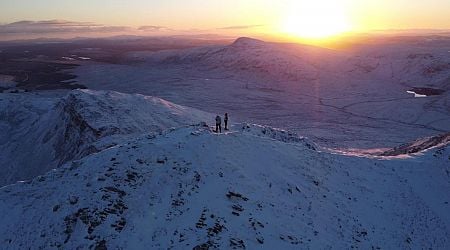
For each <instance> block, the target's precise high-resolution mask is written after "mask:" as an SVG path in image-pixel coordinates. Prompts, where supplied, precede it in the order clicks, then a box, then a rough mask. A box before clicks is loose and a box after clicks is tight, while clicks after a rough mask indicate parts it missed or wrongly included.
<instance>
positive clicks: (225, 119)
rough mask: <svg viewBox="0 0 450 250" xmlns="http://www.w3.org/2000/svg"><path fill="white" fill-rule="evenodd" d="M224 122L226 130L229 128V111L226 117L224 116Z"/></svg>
mask: <svg viewBox="0 0 450 250" xmlns="http://www.w3.org/2000/svg"><path fill="white" fill-rule="evenodd" d="M223 123H224V125H225V128H224V129H225V130H228V113H225V117H224V118H223Z"/></svg>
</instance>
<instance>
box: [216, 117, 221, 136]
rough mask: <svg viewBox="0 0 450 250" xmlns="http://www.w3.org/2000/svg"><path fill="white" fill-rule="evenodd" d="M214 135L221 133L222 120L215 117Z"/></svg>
mask: <svg viewBox="0 0 450 250" xmlns="http://www.w3.org/2000/svg"><path fill="white" fill-rule="evenodd" d="M216 133H222V119H221V118H220V116H216Z"/></svg>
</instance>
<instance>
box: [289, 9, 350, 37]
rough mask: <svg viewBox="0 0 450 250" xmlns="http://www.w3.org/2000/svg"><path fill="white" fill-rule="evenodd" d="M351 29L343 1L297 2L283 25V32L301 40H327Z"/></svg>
mask: <svg viewBox="0 0 450 250" xmlns="http://www.w3.org/2000/svg"><path fill="white" fill-rule="evenodd" d="M349 29H350V24H349V21H348V18H347V13H346V10H345V7H344V4H343V3H342V2H341V1H329V0H318V1H295V2H292V4H291V5H290V6H289V10H287V11H286V14H285V17H284V18H283V20H282V23H281V31H282V32H284V33H287V34H288V35H291V36H297V37H300V38H312V39H319V38H326V37H330V36H334V35H338V34H340V33H343V32H346V31H348V30H349Z"/></svg>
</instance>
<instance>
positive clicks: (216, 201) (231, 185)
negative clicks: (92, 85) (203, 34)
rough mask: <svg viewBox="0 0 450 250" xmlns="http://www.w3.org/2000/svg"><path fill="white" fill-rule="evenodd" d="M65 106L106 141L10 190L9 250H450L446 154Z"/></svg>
mask: <svg viewBox="0 0 450 250" xmlns="http://www.w3.org/2000/svg"><path fill="white" fill-rule="evenodd" d="M74 100H77V101H76V102H75V103H73V101H74ZM50 103H51V102H50ZM58 103H59V102H58ZM62 103H63V104H61V103H59V104H57V105H56V107H57V108H56V109H55V110H56V111H58V110H59V111H61V109H62V110H66V111H67V110H69V111H70V112H68V113H69V114H68V115H67V117H64V118H58V119H57V120H62V121H72V122H71V123H62V124H72V125H73V126H74V128H70V129H68V128H67V127H66V128H64V129H63V131H77V132H82V131H90V130H92V131H97V132H98V133H92V134H91V133H87V132H86V133H87V134H89V136H93V138H92V140H93V141H92V143H93V144H94V145H95V146H96V149H97V150H96V153H94V154H88V155H84V156H83V155H78V156H79V157H77V158H78V159H71V160H68V161H67V162H66V163H65V164H64V165H63V166H61V167H60V168H57V169H55V170H52V171H50V172H47V173H45V174H42V175H40V176H37V177H35V178H33V179H32V180H30V181H26V182H20V183H16V184H13V185H9V186H5V187H3V188H1V189H0V211H2V212H3V217H2V218H3V219H2V223H1V227H0V242H2V247H5V248H27V247H29V246H33V247H35V248H70V249H72V248H95V249H106V248H111V249H114V248H129V249H149V248H157V249H160V248H174V249H186V248H191V249H192V248H193V249H208V248H235V249H243V248H250V249H253V248H259V247H265V248H269V249H270V248H282V249H299V248H333V247H334V248H352V247H353V248H420V247H423V246H427V247H430V248H437V249H444V248H447V247H448V246H449V245H450V243H449V239H450V214H449V213H448V209H449V204H448V203H449V202H450V195H449V193H448V192H433V191H436V190H441V191H442V190H449V188H450V182H449V178H450V172H449V171H450V169H449V168H448V167H446V166H448V165H449V164H448V163H449V160H450V158H449V157H450V150H449V147H448V145H442V146H441V147H437V148H434V149H431V150H429V151H428V152H425V153H424V154H423V155H419V156H415V157H414V158H407V159H395V160H379V159H372V158H364V157H353V156H345V155H340V154H333V153H328V152H323V151H321V149H320V148H319V147H317V146H316V145H314V143H312V142H310V141H309V140H308V139H306V138H303V137H299V136H297V135H296V134H294V133H290V132H287V131H283V130H279V129H274V128H270V127H265V126H259V125H250V124H234V125H233V126H232V127H231V130H230V131H229V132H227V133H223V134H216V133H214V132H213V131H212V130H211V129H210V127H209V126H208V125H206V123H200V124H197V123H198V122H197V120H198V119H207V118H209V119H213V117H214V116H211V115H210V114H207V113H203V112H201V111H198V110H194V109H189V108H185V107H181V106H178V105H175V104H172V103H169V102H166V101H163V100H160V99H155V98H151V97H145V96H140V95H127V94H121V93H117V92H96V91H74V92H72V93H71V94H69V96H67V97H65V98H63V99H62ZM67 103H70V104H71V105H69V107H70V108H69V109H67V108H66V109H65V108H64V107H67V106H66V105H67ZM141 104H142V106H141ZM50 105H54V103H51V104H50ZM72 111H74V112H75V113H74V114H71V112H72ZM136 115H140V116H141V117H139V118H138V117H136V118H135V116H136ZM74 117H75V118H74ZM69 118H70V119H69ZM128 119H131V120H128ZM134 119H136V120H134ZM38 121H39V120H38ZM36 124H39V122H36ZM58 124H59V123H58ZM192 124H197V125H192ZM149 125H154V126H156V127H152V126H150V127H149ZM88 127H91V128H88ZM83 128H84V129H83ZM152 130H153V131H158V130H159V132H157V133H154V132H152ZM58 131H59V130H56V131H55V133H54V134H55V135H57V134H60V133H59V132H58ZM112 133H117V134H115V137H112ZM64 134H66V133H63V135H64ZM79 134H80V135H83V133H79ZM80 135H77V136H75V135H72V134H71V133H69V138H75V139H74V140H72V139H71V140H69V142H70V143H72V142H77V141H78V140H76V139H77V138H79V136H80ZM102 136H105V137H102ZM86 138H88V136H87V135H86ZM89 138H90V137H89ZM108 138H109V139H108ZM95 139H97V140H99V141H104V142H102V143H100V145H108V146H105V147H97V145H98V144H97V141H95ZM83 140H84V139H83ZM107 142H109V143H107ZM71 145H77V144H76V143H75V144H71ZM83 148H84V147H83ZM423 173H426V174H423ZM430 194H433V195H430ZM30 208H32V209H30ZM37 222H39V223H37Z"/></svg>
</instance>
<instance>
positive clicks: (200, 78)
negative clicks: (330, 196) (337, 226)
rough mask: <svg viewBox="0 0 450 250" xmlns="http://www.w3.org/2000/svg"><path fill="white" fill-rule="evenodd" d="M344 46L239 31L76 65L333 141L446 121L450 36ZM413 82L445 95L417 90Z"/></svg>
mask: <svg viewBox="0 0 450 250" xmlns="http://www.w3.org/2000/svg"><path fill="white" fill-rule="evenodd" d="M425 39H426V37H425V38H423V40H424V41H413V42H411V41H410V40H408V39H407V38H403V40H402V39H401V38H399V39H398V41H391V42H389V43H374V44H366V45H362V46H359V47H355V48H350V49H346V50H330V49H325V48H319V47H314V46H307V45H298V44H283V43H270V42H264V41H259V40H255V39H251V38H239V39H237V40H236V41H235V42H234V43H232V44H230V45H226V46H206V47H199V48H193V49H187V50H172V51H158V52H152V53H149V52H143V53H133V54H131V55H130V58H133V59H138V60H137V61H139V62H136V63H133V64H127V65H116V64H115V65H111V64H93V65H86V66H82V67H80V68H78V69H76V71H75V74H77V76H78V81H79V83H80V84H83V85H85V86H88V87H89V88H93V89H111V90H116V91H121V92H127V93H141V94H145V95H153V96H159V97H161V98H164V99H166V100H169V101H172V102H175V103H178V104H181V105H186V106H189V107H194V108H199V109H201V110H205V111H207V112H213V113H224V112H228V113H229V114H230V115H231V117H233V119H238V120H241V121H250V122H253V123H257V124H267V125H270V126H273V127H279V128H284V129H288V130H290V131H294V132H297V133H299V134H302V135H305V136H308V137H309V138H312V139H314V141H316V142H317V143H319V144H321V145H324V146H327V147H333V148H350V147H356V148H365V149H370V148H374V147H376V148H380V147H394V146H396V145H398V144H403V143H408V142H410V141H413V140H415V139H417V138H421V137H428V136H435V135H437V134H442V133H446V132H448V131H450V101H449V100H450V89H449V87H450V86H449V85H448V84H449V82H450V81H449V79H450V68H449V65H450V57H449V56H448V55H449V52H448V51H450V39H448V38H447V39H443V40H442V41H439V43H435V42H427V41H425ZM414 88H419V89H420V88H433V89H439V91H438V92H439V93H441V94H440V95H434V96H429V97H426V98H414V96H413V95H411V94H408V93H407V91H409V90H412V89H414Z"/></svg>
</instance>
